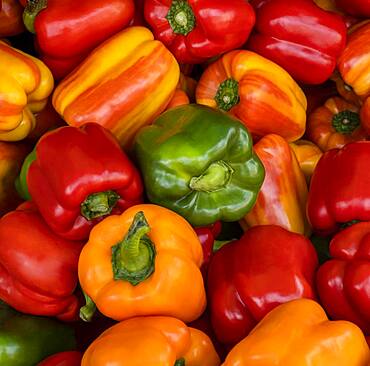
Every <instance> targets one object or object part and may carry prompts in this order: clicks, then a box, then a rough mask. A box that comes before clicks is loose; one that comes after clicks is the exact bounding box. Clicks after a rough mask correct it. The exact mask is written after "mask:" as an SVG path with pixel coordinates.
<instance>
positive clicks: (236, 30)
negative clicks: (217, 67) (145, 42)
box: [144, 0, 256, 64]
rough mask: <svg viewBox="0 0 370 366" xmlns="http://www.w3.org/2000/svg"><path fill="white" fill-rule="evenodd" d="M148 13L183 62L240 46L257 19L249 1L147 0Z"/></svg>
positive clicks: (160, 35)
mask: <svg viewBox="0 0 370 366" xmlns="http://www.w3.org/2000/svg"><path fill="white" fill-rule="evenodd" d="M144 12H145V19H146V21H147V22H148V23H149V25H150V26H151V28H152V29H153V32H154V34H155V37H156V39H159V40H160V41H162V42H163V43H164V44H165V45H166V46H167V47H168V49H169V50H170V51H171V52H172V53H173V54H174V55H175V57H176V59H177V61H178V62H179V63H183V64H196V63H201V62H203V61H206V60H207V59H210V58H211V57H215V56H218V55H220V54H222V53H225V52H227V51H230V50H233V49H235V48H240V47H241V46H242V45H243V44H244V43H245V42H246V41H247V39H248V37H249V34H250V32H251V30H252V28H253V26H254V23H255V20H256V17H255V14H254V11H253V8H252V7H251V5H250V4H249V3H248V2H247V1H245V0H230V1H223V0H200V1H197V0H188V1H185V0H145V9H144Z"/></svg>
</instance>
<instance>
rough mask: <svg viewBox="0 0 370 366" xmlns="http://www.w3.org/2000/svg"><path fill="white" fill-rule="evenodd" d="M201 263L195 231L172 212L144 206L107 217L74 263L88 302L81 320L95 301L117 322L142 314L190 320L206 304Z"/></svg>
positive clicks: (87, 316) (196, 315)
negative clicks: (77, 261)
mask: <svg viewBox="0 0 370 366" xmlns="http://www.w3.org/2000/svg"><path fill="white" fill-rule="evenodd" d="M202 261H203V253H202V246H201V244H200V242H199V239H198V236H197V234H196V233H195V231H194V230H193V228H192V227H191V226H190V225H189V224H188V223H187V222H186V220H185V219H184V218H182V217H181V216H180V215H177V214H176V213H175V212H172V211H170V210H168V209H166V208H164V207H160V206H155V205H148V204H146V205H145V204H144V205H137V206H133V207H131V208H129V209H127V210H126V211H125V212H124V213H123V214H121V215H120V216H118V215H115V216H110V217H107V218H106V219H104V220H103V221H102V222H100V223H99V224H98V225H96V226H95V228H94V230H93V231H92V232H91V234H90V238H89V241H88V243H87V244H86V246H85V247H84V249H83V250H82V252H81V255H80V259H79V263H78V275H79V279H80V284H81V287H82V289H83V291H84V292H85V293H86V294H87V300H88V301H87V305H86V306H85V307H84V308H82V309H81V315H82V318H83V319H84V320H89V319H90V317H91V311H92V310H93V306H92V305H93V303H96V306H97V308H98V309H99V311H100V312H101V313H102V314H104V315H105V316H108V317H110V318H112V319H115V320H118V321H121V320H124V319H128V318H131V317H134V316H146V315H165V316H174V317H176V318H178V319H181V320H183V321H185V322H189V321H192V320H195V319H196V318H198V317H199V316H200V315H201V314H202V312H203V311H204V309H205V306H206V294H205V290H204V284H203V279H202V274H201V272H200V270H199V268H200V266H201V265H202ZM189 279H191V286H189ZM89 298H90V299H89ZM175 300H176V301H175Z"/></svg>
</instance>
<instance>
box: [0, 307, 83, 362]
mask: <svg viewBox="0 0 370 366" xmlns="http://www.w3.org/2000/svg"><path fill="white" fill-rule="evenodd" d="M0 340H1V342H0V364H1V365H4V366H30V365H36V364H37V363H38V362H40V361H41V360H43V359H44V358H45V357H48V356H49V355H52V354H54V353H56V352H62V351H68V350H73V349H74V348H75V346H76V341H75V337H74V332H73V329H72V328H70V327H69V326H67V325H66V324H62V323H60V322H58V321H56V320H54V319H49V318H44V317H36V316H30V315H25V314H21V313H18V312H16V311H15V310H13V309H11V308H10V307H8V306H6V305H5V304H4V303H3V302H0ZM66 366H67V365H66ZM68 366H72V365H68Z"/></svg>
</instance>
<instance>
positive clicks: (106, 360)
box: [81, 316, 220, 366]
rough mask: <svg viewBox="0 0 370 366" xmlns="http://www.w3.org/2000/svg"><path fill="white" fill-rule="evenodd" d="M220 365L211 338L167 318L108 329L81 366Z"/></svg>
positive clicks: (88, 352) (153, 317)
mask: <svg viewBox="0 0 370 366" xmlns="http://www.w3.org/2000/svg"><path fill="white" fill-rule="evenodd" d="M108 364H109V365H111V364H112V365H113V364H114V365H116V366H136V365H147V366H170V365H171V366H173V365H175V366H180V365H188V366H219V365H220V359H219V357H218V355H217V353H216V351H215V349H214V347H213V344H212V342H211V340H210V339H209V337H208V336H207V335H206V334H204V333H203V332H202V331H200V330H198V329H195V328H191V327H187V326H186V325H185V324H184V323H183V322H182V321H180V320H178V319H175V318H170V317H163V316H157V317H155V316H150V317H143V318H132V319H129V320H126V321H123V322H121V323H119V324H116V325H114V326H113V327H111V328H109V329H108V330H106V331H105V332H104V333H102V334H101V336H100V337H98V338H97V339H96V340H95V341H94V342H93V343H92V344H91V345H90V347H89V348H88V349H87V351H86V352H85V354H84V356H83V359H82V364H81V366H106V365H108Z"/></svg>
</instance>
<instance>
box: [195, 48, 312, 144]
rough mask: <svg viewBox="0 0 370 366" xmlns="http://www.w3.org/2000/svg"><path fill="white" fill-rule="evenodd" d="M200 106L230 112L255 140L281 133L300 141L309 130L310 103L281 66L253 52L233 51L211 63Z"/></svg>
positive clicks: (202, 84) (201, 83)
mask: <svg viewBox="0 0 370 366" xmlns="http://www.w3.org/2000/svg"><path fill="white" fill-rule="evenodd" d="M196 99H197V103H199V104H205V105H208V106H210V107H213V108H218V109H221V110H223V111H228V112H229V113H230V114H231V115H233V116H235V117H237V118H238V119H240V120H241V121H243V123H244V124H245V125H246V126H247V127H248V129H249V131H250V132H251V133H252V135H253V136H254V137H262V136H264V135H267V134H269V133H275V134H278V135H280V136H282V137H284V138H285V139H287V140H288V141H294V140H298V139H299V138H300V137H301V136H302V135H303V134H304V131H305V126H306V108H307V100H306V97H305V95H304V93H303V91H302V90H301V89H300V87H299V86H298V85H297V84H296V82H295V81H294V80H293V79H292V78H291V76H290V75H289V74H288V73H287V72H286V71H285V70H284V69H282V68H281V67H280V66H278V65H276V64H275V63H273V62H272V61H270V60H268V59H266V58H264V57H262V56H260V55H257V54H256V53H254V52H250V51H245V50H241V51H231V52H229V53H227V54H225V55H223V56H222V57H221V58H220V59H219V60H217V61H215V62H214V63H213V64H211V65H210V66H209V67H208V68H207V69H206V70H205V72H204V73H203V75H202V76H201V78H200V80H199V83H198V85H197V89H196Z"/></svg>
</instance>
